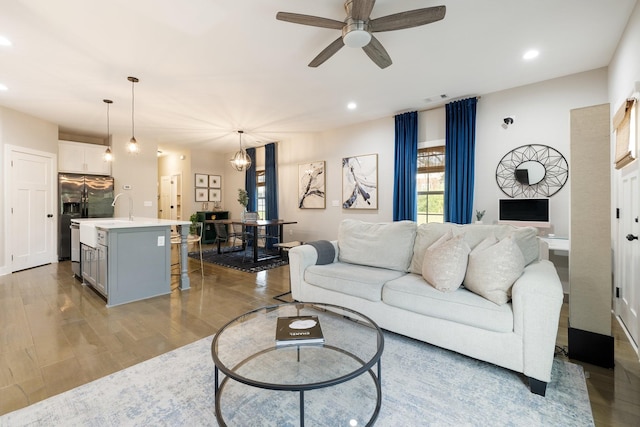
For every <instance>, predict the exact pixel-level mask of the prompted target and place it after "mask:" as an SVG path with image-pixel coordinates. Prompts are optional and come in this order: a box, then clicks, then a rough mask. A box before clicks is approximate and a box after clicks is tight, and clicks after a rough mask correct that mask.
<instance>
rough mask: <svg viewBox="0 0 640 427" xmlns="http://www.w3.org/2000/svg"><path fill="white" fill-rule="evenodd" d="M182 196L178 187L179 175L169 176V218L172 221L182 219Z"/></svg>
mask: <svg viewBox="0 0 640 427" xmlns="http://www.w3.org/2000/svg"><path fill="white" fill-rule="evenodd" d="M181 199H182V195H181V187H180V175H172V176H171V218H170V219H173V220H177V219H181V218H182V201H181Z"/></svg>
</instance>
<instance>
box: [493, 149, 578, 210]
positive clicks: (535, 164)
mask: <svg viewBox="0 0 640 427" xmlns="http://www.w3.org/2000/svg"><path fill="white" fill-rule="evenodd" d="M568 178H569V164H568V163H567V160H566V159H565V158H564V156H563V155H562V154H560V152H559V151H557V150H556V149H554V148H551V147H549V146H546V145H539V144H530V145H523V146H522V147H518V148H515V149H513V150H511V151H509V152H508V153H507V154H506V155H505V156H504V157H503V158H502V160H500V163H498V168H497V169H496V182H497V183H498V187H500V189H501V190H502V192H503V193H504V194H506V195H507V196H509V197H538V196H545V197H551V196H553V195H554V194H556V193H557V192H558V191H560V189H561V188H562V187H564V185H565V184H566V182H567V179H568Z"/></svg>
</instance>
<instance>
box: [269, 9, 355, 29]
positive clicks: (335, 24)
mask: <svg viewBox="0 0 640 427" xmlns="http://www.w3.org/2000/svg"><path fill="white" fill-rule="evenodd" d="M276 19H277V20H279V21H286V22H292V23H294V24H302V25H310V26H312V27H320V28H332V29H334V30H341V29H342V27H344V22H342V21H336V20H335V19H328V18H321V17H319V16H311V15H301V14H299V13H289V12H278V13H277V14H276Z"/></svg>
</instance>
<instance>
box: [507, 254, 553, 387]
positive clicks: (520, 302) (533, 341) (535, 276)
mask: <svg viewBox="0 0 640 427" xmlns="http://www.w3.org/2000/svg"><path fill="white" fill-rule="evenodd" d="M511 299H512V307H513V322H514V325H513V326H514V332H515V333H516V334H518V335H521V336H522V341H523V358H524V360H523V363H524V374H525V375H527V376H529V377H532V378H535V379H538V380H540V381H544V382H548V381H549V380H550V378H551V367H552V364H553V356H554V351H555V344H556V335H557V333H558V323H559V319H560V310H561V308H562V303H563V300H564V293H563V291H562V283H561V282H560V279H559V278H558V273H557V272H556V268H555V266H554V265H553V263H551V262H550V261H547V260H540V261H538V262H534V263H532V264H529V265H528V266H527V267H525V270H524V273H523V274H522V276H520V278H519V279H518V280H516V282H515V283H514V284H513V288H512V291H511Z"/></svg>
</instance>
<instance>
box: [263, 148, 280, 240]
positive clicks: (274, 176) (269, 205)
mask: <svg viewBox="0 0 640 427" xmlns="http://www.w3.org/2000/svg"><path fill="white" fill-rule="evenodd" d="M264 164H265V165H264V166H265V167H264V179H265V186H266V189H267V192H266V195H265V204H266V206H265V207H266V214H265V215H266V218H265V219H278V171H277V165H278V155H277V153H276V144H275V143H273V142H272V143H270V144H267V145H265V146H264ZM278 231H279V227H278V226H269V227H267V234H268V235H269V236H277V235H278ZM273 243H274V242H273V239H267V243H266V244H267V249H271V248H272V247H273Z"/></svg>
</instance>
